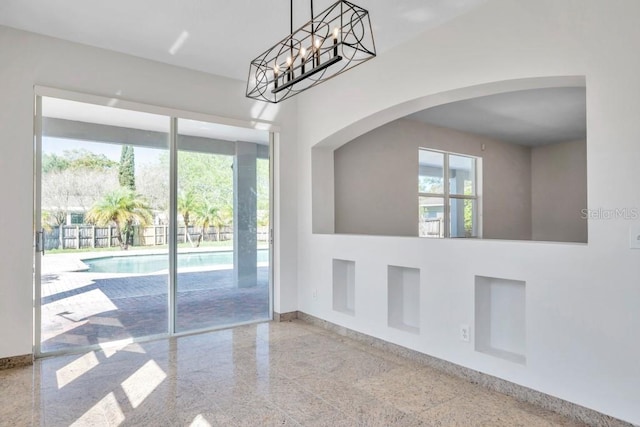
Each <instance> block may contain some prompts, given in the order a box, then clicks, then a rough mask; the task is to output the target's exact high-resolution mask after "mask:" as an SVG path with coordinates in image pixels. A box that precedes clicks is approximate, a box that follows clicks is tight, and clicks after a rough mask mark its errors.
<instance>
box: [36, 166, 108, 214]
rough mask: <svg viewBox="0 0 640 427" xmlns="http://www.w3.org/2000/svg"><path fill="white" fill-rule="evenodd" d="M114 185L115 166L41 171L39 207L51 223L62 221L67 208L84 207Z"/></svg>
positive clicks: (67, 211)
mask: <svg viewBox="0 0 640 427" xmlns="http://www.w3.org/2000/svg"><path fill="white" fill-rule="evenodd" d="M116 188H118V179H117V177H116V171H115V170H106V171H100V170H96V169H87V168H75V169H74V168H68V169H64V170H58V171H54V172H49V173H47V174H43V175H42V208H43V209H44V210H47V211H49V213H50V215H51V216H50V221H51V224H52V225H54V226H59V225H62V224H65V223H66V221H67V215H68V214H69V213H70V212H84V211H87V210H88V209H89V208H91V206H93V204H94V203H95V202H97V201H98V200H99V199H100V198H101V197H102V195H103V194H105V193H108V192H110V191H113V190H115V189H116Z"/></svg>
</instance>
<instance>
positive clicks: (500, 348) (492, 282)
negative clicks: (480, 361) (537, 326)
mask: <svg viewBox="0 0 640 427" xmlns="http://www.w3.org/2000/svg"><path fill="white" fill-rule="evenodd" d="M475 280H476V282H475V329H476V333H475V349H476V351H479V352H481V353H485V354H489V355H491V356H494V357H499V358H501V359H504V360H508V361H511V362H516V363H520V364H523V365H524V364H525V363H526V293H525V282H524V281H521V280H508V279H499V278H495V277H485V276H476V278H475Z"/></svg>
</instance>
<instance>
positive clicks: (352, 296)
mask: <svg viewBox="0 0 640 427" xmlns="http://www.w3.org/2000/svg"><path fill="white" fill-rule="evenodd" d="M355 302H356V263H355V262H354V261H347V260H343V259H334V260H333V309H334V310H335V311H339V312H341V313H345V314H349V315H352V316H353V315H355V312H356V309H355V306H356V305H355Z"/></svg>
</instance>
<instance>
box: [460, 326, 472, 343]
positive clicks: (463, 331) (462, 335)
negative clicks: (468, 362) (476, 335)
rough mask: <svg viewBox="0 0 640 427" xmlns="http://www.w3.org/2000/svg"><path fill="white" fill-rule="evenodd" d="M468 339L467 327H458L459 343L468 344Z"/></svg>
mask: <svg viewBox="0 0 640 427" xmlns="http://www.w3.org/2000/svg"><path fill="white" fill-rule="evenodd" d="M470 339H471V337H470V332H469V325H460V341H464V342H469V340H470Z"/></svg>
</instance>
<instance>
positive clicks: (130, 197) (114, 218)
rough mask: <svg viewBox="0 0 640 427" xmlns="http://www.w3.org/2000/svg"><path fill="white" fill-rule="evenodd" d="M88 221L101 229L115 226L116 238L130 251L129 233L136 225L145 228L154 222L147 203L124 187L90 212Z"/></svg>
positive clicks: (109, 194) (106, 197)
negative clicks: (111, 225)
mask: <svg viewBox="0 0 640 427" xmlns="http://www.w3.org/2000/svg"><path fill="white" fill-rule="evenodd" d="M86 219H87V221H89V222H91V223H94V224H96V225H98V226H100V227H104V226H107V225H110V224H111V223H113V224H115V226H116V238H117V239H118V242H119V243H120V248H121V249H123V250H127V249H129V233H130V232H131V231H132V230H131V228H132V225H133V224H134V223H136V224H139V225H141V226H143V227H144V226H147V225H149V224H151V223H152V221H153V218H152V216H151V211H150V209H149V206H148V205H147V202H146V201H145V200H144V199H142V198H141V197H140V195H138V194H136V193H135V192H134V191H132V190H130V189H128V188H123V187H121V188H118V189H117V190H114V191H111V192H109V193H107V194H105V196H104V198H103V199H102V200H99V201H98V202H96V203H95V204H94V205H93V207H92V208H91V209H90V210H89V212H88V213H87V217H86Z"/></svg>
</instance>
